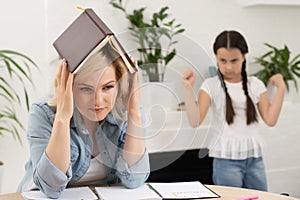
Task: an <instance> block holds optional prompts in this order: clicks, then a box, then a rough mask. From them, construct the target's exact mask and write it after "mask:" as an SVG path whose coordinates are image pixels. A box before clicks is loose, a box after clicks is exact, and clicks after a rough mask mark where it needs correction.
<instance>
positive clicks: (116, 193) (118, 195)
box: [95, 181, 220, 200]
mask: <svg viewBox="0 0 300 200" xmlns="http://www.w3.org/2000/svg"><path fill="white" fill-rule="evenodd" d="M95 191H96V193H97V194H98V196H99V198H100V199H101V200H120V199H122V200H162V199H202V198H203V199H204V198H219V197H220V196H219V195H218V194H216V193H215V192H213V191H212V190H210V189H209V188H207V187H206V186H205V185H203V184H202V183H200V182H199V181H193V182H174V183H147V184H144V185H142V186H141V187H138V188H136V189H127V188H125V187H124V186H111V187H96V188H95Z"/></svg>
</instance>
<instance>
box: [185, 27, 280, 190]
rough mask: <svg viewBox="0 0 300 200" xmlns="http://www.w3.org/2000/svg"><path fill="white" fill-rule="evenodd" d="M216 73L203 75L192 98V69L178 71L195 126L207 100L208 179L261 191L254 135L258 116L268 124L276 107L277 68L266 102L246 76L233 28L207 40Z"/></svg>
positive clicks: (241, 44) (240, 40)
mask: <svg viewBox="0 0 300 200" xmlns="http://www.w3.org/2000/svg"><path fill="white" fill-rule="evenodd" d="M213 50H214V53H215V56H216V60H217V66H218V72H219V76H216V77H213V78H208V79H206V80H205V81H204V82H203V84H202V86H201V88H200V90H199V93H198V101H197V102H196V103H195V101H194V93H193V89H192V86H193V84H194V80H195V75H194V73H193V72H192V71H191V70H188V71H187V72H185V73H184V74H183V83H184V95H185V101H186V111H187V116H188V120H189V123H190V125H191V126H192V127H197V126H199V125H200V124H201V122H202V121H203V119H204V118H205V116H206V114H207V112H208V109H209V107H210V106H212V109H213V112H214V113H215V115H214V117H215V118H214V122H213V123H214V125H215V126H213V127H212V131H213V133H214V136H217V134H218V137H216V138H217V140H216V143H215V144H214V146H213V148H211V149H210V152H209V156H211V157H214V161H213V181H214V183H215V184H216V185H225V186H234V187H243V188H251V189H258V190H264V191H267V180H266V173H265V168H264V163H263V159H262V147H261V142H260V139H259V137H258V135H259V123H258V121H259V118H258V114H257V110H258V112H259V114H260V116H261V118H262V120H263V121H264V122H265V123H266V124H267V125H269V126H274V125H275V124H276V122H277V120H278V117H279V114H280V110H281V107H282V103H283V99H284V93H285V84H284V81H283V78H282V76H281V75H280V74H276V75H274V76H272V77H271V78H270V82H271V83H272V84H274V85H275V86H276V87H277V93H276V95H275V97H274V99H273V101H272V102H271V103H270V101H269V98H268V95H267V92H266V88H265V86H264V84H263V83H262V81H260V80H259V79H257V78H256V77H253V76H250V77H248V76H247V73H246V53H248V47H247V44H246V41H245V39H244V37H243V36H242V35H241V34H240V33H238V32H236V31H224V32H222V33H220V34H219V35H218V36H217V38H216V40H215V42H214V45H213Z"/></svg>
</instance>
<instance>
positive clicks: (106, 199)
mask: <svg viewBox="0 0 300 200" xmlns="http://www.w3.org/2000/svg"><path fill="white" fill-rule="evenodd" d="M95 190H96V192H97V194H98V196H99V197H100V199H102V200H161V199H162V198H161V197H160V196H159V195H158V194H157V193H156V192H155V191H153V190H152V189H150V188H149V187H148V186H147V185H145V184H144V185H142V186H140V187H138V188H136V189H128V188H125V187H124V186H111V187H95Z"/></svg>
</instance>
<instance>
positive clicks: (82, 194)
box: [22, 187, 98, 200]
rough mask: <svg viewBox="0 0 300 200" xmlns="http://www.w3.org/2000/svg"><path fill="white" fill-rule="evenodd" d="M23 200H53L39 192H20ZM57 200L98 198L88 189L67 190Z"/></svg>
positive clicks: (91, 199)
mask: <svg viewBox="0 0 300 200" xmlns="http://www.w3.org/2000/svg"><path fill="white" fill-rule="evenodd" d="M22 195H23V197H24V198H25V199H32V200H33V199H34V200H53V199H50V198H48V197H47V196H46V195H45V194H44V193H42V192H41V191H28V192H22ZM58 199H59V200H82V199H84V200H96V199H98V197H97V196H96V195H95V193H94V192H93V191H92V190H91V189H90V188H89V187H76V188H67V189H65V190H64V191H63V192H62V193H61V196H60V198H58Z"/></svg>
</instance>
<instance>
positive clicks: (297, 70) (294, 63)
mask: <svg viewBox="0 0 300 200" xmlns="http://www.w3.org/2000/svg"><path fill="white" fill-rule="evenodd" d="M265 45H266V46H267V47H268V48H269V49H270V50H269V51H268V52H266V53H265V54H263V55H262V56H260V57H257V58H255V62H256V63H258V64H260V65H261V66H262V67H263V69H261V70H259V71H258V72H256V73H255V74H254V75H255V76H256V77H258V78H259V79H261V80H262V81H263V82H264V84H265V85H267V83H268V81H269V78H270V77H271V76H272V75H274V74H277V73H280V74H281V75H282V76H283V79H284V82H285V84H286V88H287V90H288V91H289V89H290V86H289V81H292V82H294V85H295V88H296V90H297V91H298V85H297V78H299V77H300V54H297V55H296V56H295V57H294V58H291V51H290V50H289V48H288V47H287V46H286V45H284V48H282V49H280V48H277V47H275V46H273V45H270V44H268V43H265Z"/></svg>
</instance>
